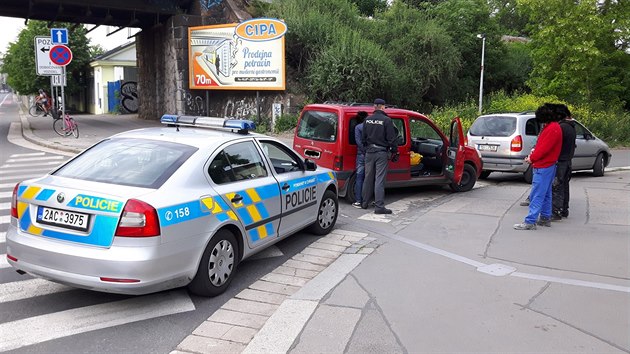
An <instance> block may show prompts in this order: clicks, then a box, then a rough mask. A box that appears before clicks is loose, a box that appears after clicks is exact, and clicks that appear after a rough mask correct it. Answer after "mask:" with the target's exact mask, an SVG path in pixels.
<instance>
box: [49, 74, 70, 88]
mask: <svg viewBox="0 0 630 354" xmlns="http://www.w3.org/2000/svg"><path fill="white" fill-rule="evenodd" d="M50 80H51V81H50V82H51V84H52V85H53V86H66V75H53V76H51V77H50Z"/></svg>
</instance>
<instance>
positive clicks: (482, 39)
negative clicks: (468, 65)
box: [477, 33, 486, 115]
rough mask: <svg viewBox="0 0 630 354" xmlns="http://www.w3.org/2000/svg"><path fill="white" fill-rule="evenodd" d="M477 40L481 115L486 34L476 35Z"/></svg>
mask: <svg viewBox="0 0 630 354" xmlns="http://www.w3.org/2000/svg"><path fill="white" fill-rule="evenodd" d="M477 38H481V41H482V42H481V78H480V79H479V115H481V99H482V97H483V60H484V57H485V54H486V34H485V33H482V34H478V35H477Z"/></svg>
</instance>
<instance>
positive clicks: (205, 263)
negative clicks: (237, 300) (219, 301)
mask: <svg viewBox="0 0 630 354" xmlns="http://www.w3.org/2000/svg"><path fill="white" fill-rule="evenodd" d="M237 265H238V244H237V243H236V239H235V238H234V235H233V234H232V233H231V232H230V231H228V230H220V231H219V232H217V233H216V234H215V235H214V237H213V238H212V240H210V243H208V246H207V247H206V250H205V251H204V252H203V256H202V257H201V262H200V264H199V268H198V269H197V274H196V275H195V278H194V279H193V280H192V282H190V284H189V285H188V288H189V289H190V291H191V292H192V293H194V294H197V295H201V296H217V295H219V294H221V293H222V292H224V291H225V289H227V287H228V286H229V285H230V282H232V278H233V277H234V273H236V266H237Z"/></svg>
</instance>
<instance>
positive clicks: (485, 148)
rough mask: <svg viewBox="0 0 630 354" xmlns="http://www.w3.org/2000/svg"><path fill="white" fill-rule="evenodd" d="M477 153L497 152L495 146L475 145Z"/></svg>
mask: <svg viewBox="0 0 630 354" xmlns="http://www.w3.org/2000/svg"><path fill="white" fill-rule="evenodd" d="M477 150H479V151H494V152H496V151H497V145H477Z"/></svg>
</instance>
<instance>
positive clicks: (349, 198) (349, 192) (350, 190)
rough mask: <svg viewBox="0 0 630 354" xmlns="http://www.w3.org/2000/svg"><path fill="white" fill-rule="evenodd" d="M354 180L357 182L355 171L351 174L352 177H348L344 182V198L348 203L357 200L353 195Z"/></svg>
mask: <svg viewBox="0 0 630 354" xmlns="http://www.w3.org/2000/svg"><path fill="white" fill-rule="evenodd" d="M356 182H357V175H356V173H355V174H353V175H352V177H350V179H348V182H346V200H347V201H348V203H350V204H352V203H354V202H356V201H357V199H356V198H355V197H354V187H356Z"/></svg>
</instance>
